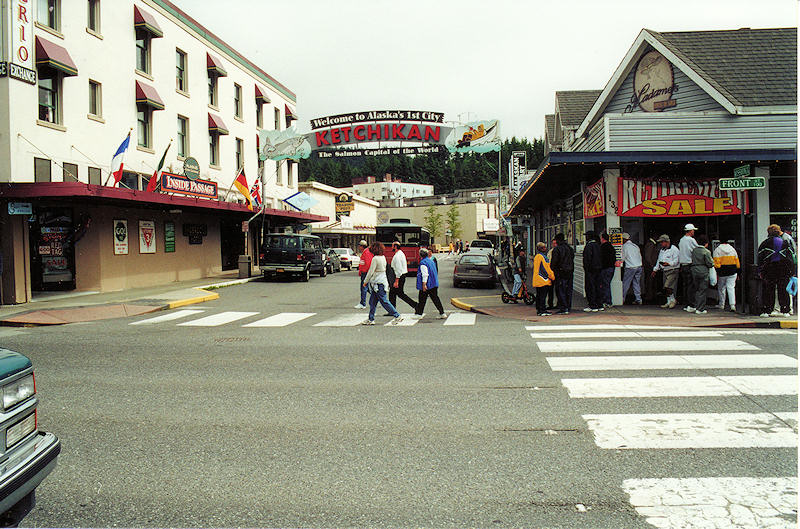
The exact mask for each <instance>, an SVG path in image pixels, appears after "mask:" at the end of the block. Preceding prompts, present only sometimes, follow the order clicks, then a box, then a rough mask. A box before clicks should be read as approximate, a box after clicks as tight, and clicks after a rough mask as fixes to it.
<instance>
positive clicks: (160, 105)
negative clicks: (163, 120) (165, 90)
mask: <svg viewBox="0 0 800 529" xmlns="http://www.w3.org/2000/svg"><path fill="white" fill-rule="evenodd" d="M136 104H137V105H147V106H149V107H150V108H152V109H153V110H164V102H163V101H161V98H160V97H159V95H158V92H156V89H155V88H153V87H152V86H150V85H147V84H144V83H143V82H141V81H136Z"/></svg>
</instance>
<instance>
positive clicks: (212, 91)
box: [208, 73, 217, 107]
mask: <svg viewBox="0 0 800 529" xmlns="http://www.w3.org/2000/svg"><path fill="white" fill-rule="evenodd" d="M208 104H209V105H211V106H212V107H216V106H217V76H216V75H214V74H213V73H209V74H208Z"/></svg>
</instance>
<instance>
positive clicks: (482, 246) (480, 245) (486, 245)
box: [469, 239, 494, 255]
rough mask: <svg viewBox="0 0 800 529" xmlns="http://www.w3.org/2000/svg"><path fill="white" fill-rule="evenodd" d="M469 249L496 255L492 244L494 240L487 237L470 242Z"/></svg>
mask: <svg viewBox="0 0 800 529" xmlns="http://www.w3.org/2000/svg"><path fill="white" fill-rule="evenodd" d="M469 251H470V252H475V253H482V254H486V255H494V244H492V241H487V240H486V239H475V240H474V241H472V242H471V243H469Z"/></svg>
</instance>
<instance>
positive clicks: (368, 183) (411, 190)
mask: <svg viewBox="0 0 800 529" xmlns="http://www.w3.org/2000/svg"><path fill="white" fill-rule="evenodd" d="M346 190H347V191H349V192H351V193H354V194H356V195H359V196H362V197H364V198H369V199H371V200H392V199H400V198H419V197H429V196H432V195H433V186H432V185H429V184H411V183H409V182H401V181H400V180H398V179H396V178H393V177H392V175H390V174H387V175H385V176H384V177H383V179H380V180H379V179H377V178H376V177H374V176H367V177H365V178H354V179H353V186H352V187H348V188H346Z"/></svg>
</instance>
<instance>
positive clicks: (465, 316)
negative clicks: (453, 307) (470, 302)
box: [444, 312, 476, 325]
mask: <svg viewBox="0 0 800 529" xmlns="http://www.w3.org/2000/svg"><path fill="white" fill-rule="evenodd" d="M475 317H476V314H475V313H473V312H454V313H452V314H450V315H449V316H448V317H447V320H446V321H445V322H444V324H445V325H475Z"/></svg>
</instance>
